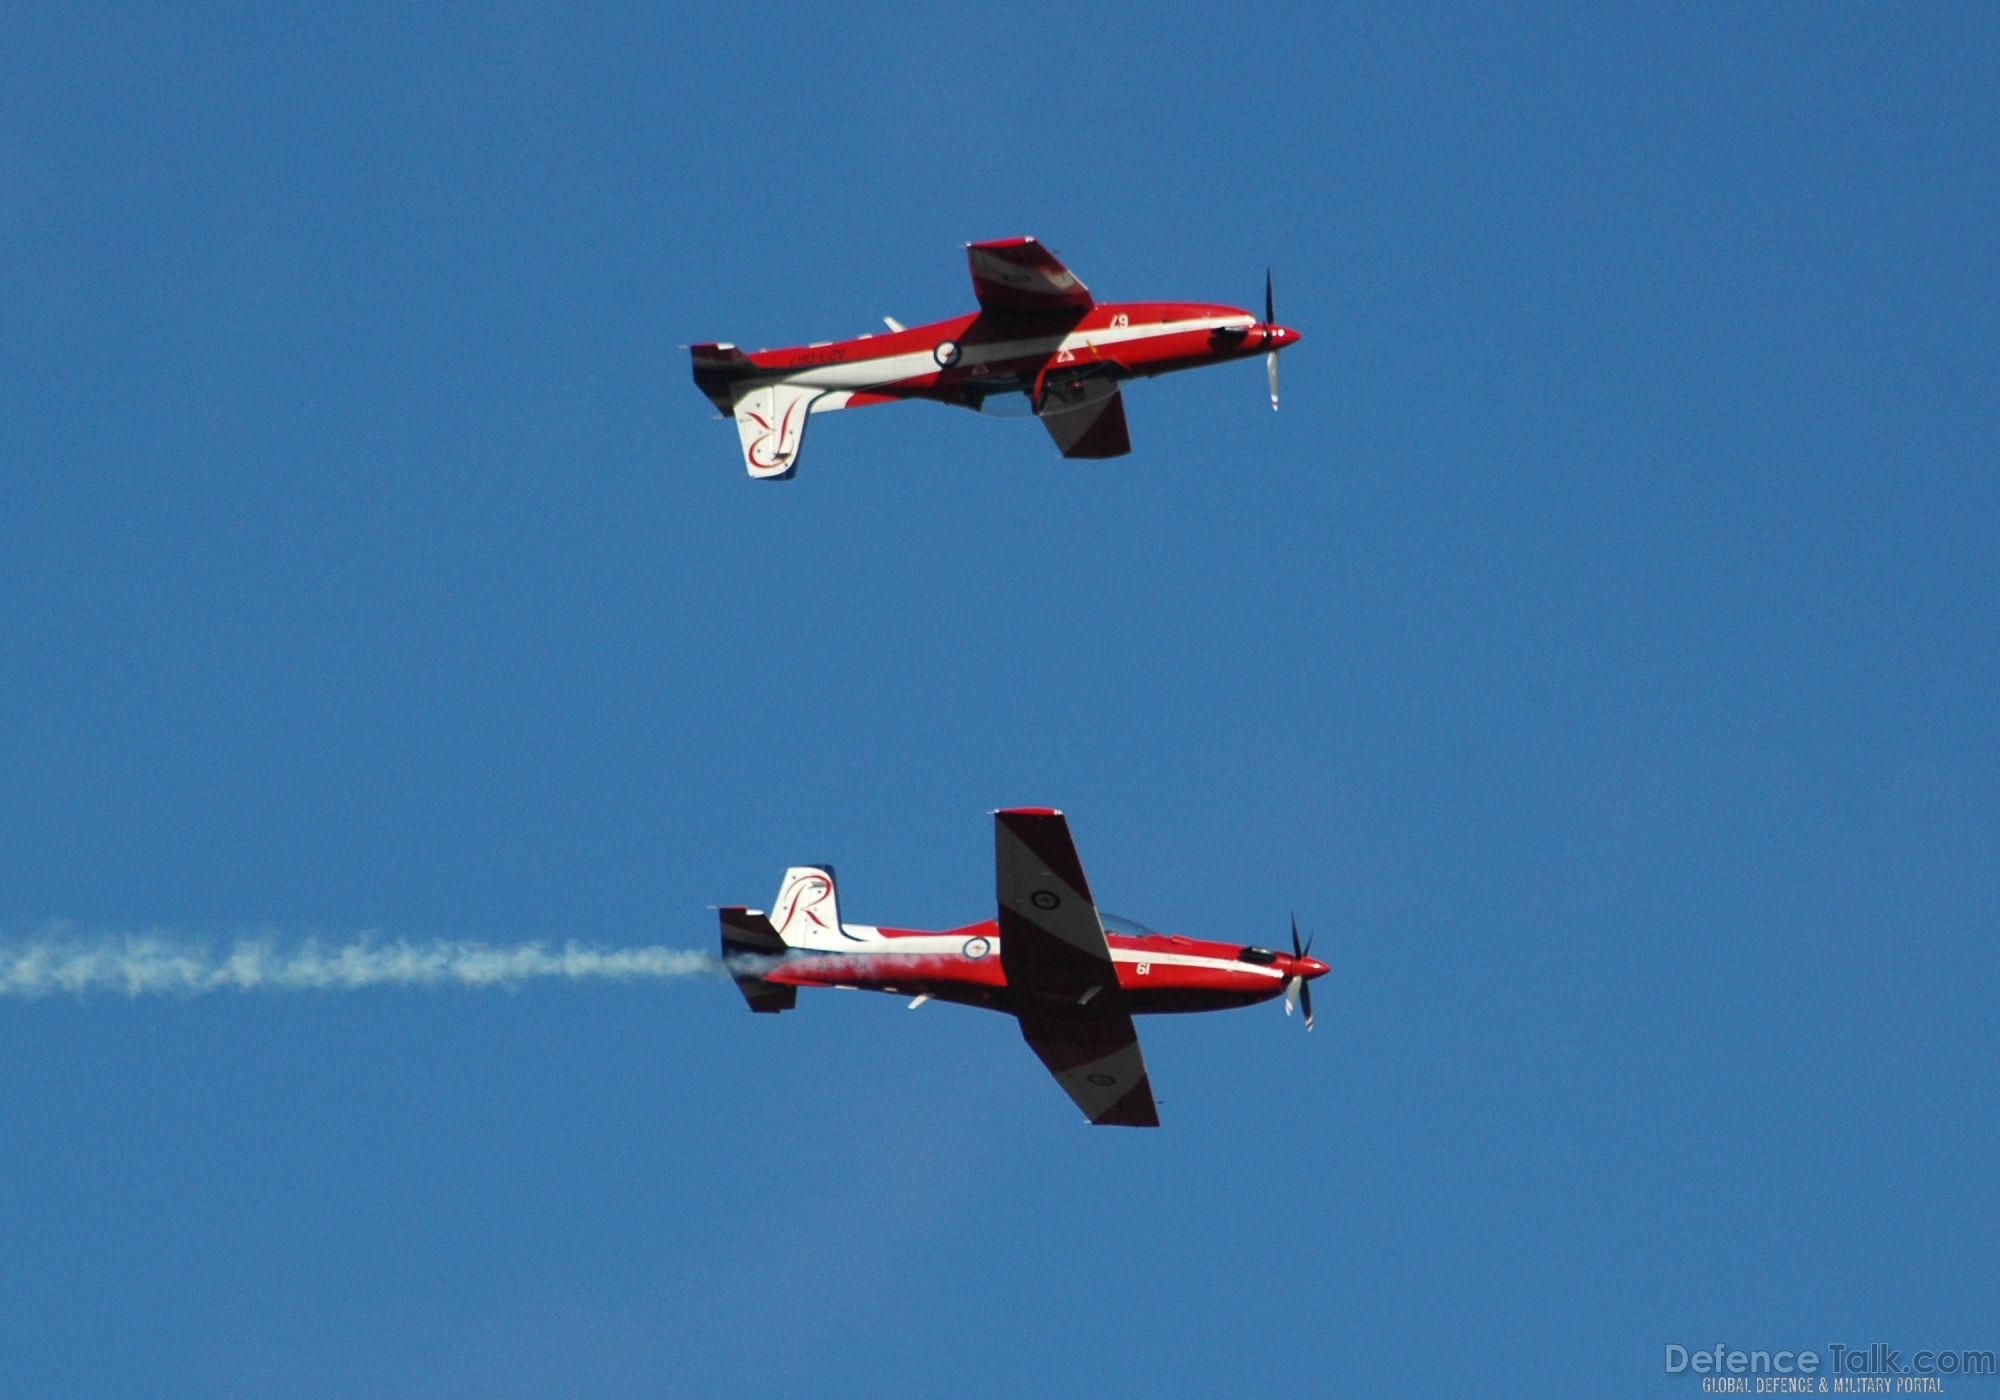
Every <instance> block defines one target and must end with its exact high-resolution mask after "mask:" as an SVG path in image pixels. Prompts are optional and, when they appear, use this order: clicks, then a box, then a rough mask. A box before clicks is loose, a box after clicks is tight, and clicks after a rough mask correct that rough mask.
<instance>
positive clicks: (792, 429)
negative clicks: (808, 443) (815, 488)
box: [730, 383, 823, 481]
mask: <svg viewBox="0 0 2000 1400" xmlns="http://www.w3.org/2000/svg"><path fill="white" fill-rule="evenodd" d="M822 392H823V391H822V390H819V389H803V388H800V387H799V386H798V385H796V384H782V383H780V384H758V385H755V386H753V387H751V388H747V389H737V390H735V391H734V395H735V396H734V397H733V398H732V399H731V401H730V403H731V410H730V411H731V412H733V413H734V414H735V415H736V431H737V433H738V434H739V435H740V436H741V437H742V439H743V464H744V465H745V466H747V467H748V468H749V469H750V475H751V476H753V477H756V478H758V479H760V480H767V481H782V480H784V479H785V478H786V477H789V476H790V475H791V474H792V473H793V472H795V471H797V470H798V467H799V447H800V446H801V445H802V444H803V443H804V442H805V437H806V419H807V418H808V417H809V416H811V414H812V406H813V400H814V399H816V398H818V397H819V396H820V394H821V393H822Z"/></svg>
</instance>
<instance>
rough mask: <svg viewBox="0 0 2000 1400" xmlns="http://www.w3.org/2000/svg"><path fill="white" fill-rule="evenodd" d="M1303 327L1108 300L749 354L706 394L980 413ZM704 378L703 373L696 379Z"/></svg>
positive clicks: (1236, 312) (1168, 368) (1184, 362)
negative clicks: (795, 391) (810, 395)
mask: <svg viewBox="0 0 2000 1400" xmlns="http://www.w3.org/2000/svg"><path fill="white" fill-rule="evenodd" d="M1297 340H1298V332H1297V331H1294V330H1290V329H1287V328H1286V327H1284V326H1277V325H1266V324H1263V323H1260V322H1259V321H1258V319H1257V318H1256V317H1255V316H1253V315H1252V314H1251V313H1250V312H1248V311H1245V310H1242V309H1241V308H1238V307H1233V306H1217V305H1211V304H1208V303H1202V302H1157V301H1146V302H1104V303H1099V304H1097V305H1093V306H1091V307H1089V308H1087V309H1084V310H1080V311H1077V312H1074V313H1068V314H1064V315H1060V316H1054V317H1052V316H1049V315H1046V314H1044V315H1039V316H1035V317H1016V316H1009V315H1007V314H1005V313H996V312H991V311H979V312H973V313H970V314H968V315H964V316H955V317H952V318H950V319H949V320H944V321H933V322H931V323H930V324H928V325H922V326H911V327H908V328H906V329H902V330H890V331H884V332H880V333H878V334H873V335H863V336H860V337H858V338H856V339H853V340H840V341H826V342H821V343H818V344H812V345H797V346H791V347H788V348H785V349H779V350H758V351H753V352H750V353H749V354H748V356H747V358H748V360H749V366H748V371H747V373H744V372H741V371H739V372H738V378H736V379H735V380H732V381H725V380H723V379H721V378H717V379H716V380H715V382H714V384H713V385H710V384H706V383H704V384H703V386H702V387H703V388H704V391H706V392H708V393H709V394H710V397H711V398H713V399H715V401H716V403H717V406H718V407H719V408H721V409H723V411H724V412H728V411H729V400H728V392H729V384H730V383H737V384H740V383H744V382H757V381H763V380H774V381H782V382H784V383H786V384H791V385H797V386H800V387H809V388H816V389H820V390H823V391H825V396H824V397H823V398H822V399H821V400H819V401H817V402H816V404H815V411H817V412H823V411H825V410H827V409H830V408H848V407H861V406H863V405H865V404H871V403H890V402H895V401H898V400H903V399H935V400H937V401H939V402H941V403H949V404H957V405H960V406H962V407H967V408H978V407H980V406H981V405H982V404H984V403H985V401H986V400H987V399H988V398H990V397H992V396H993V395H995V394H1001V393H1017V392H1018V393H1027V394H1028V395H1030V397H1031V398H1033V399H1035V400H1037V406H1038V407H1039V401H1040V397H1041V392H1040V391H1041V390H1042V389H1043V388H1044V387H1045V381H1050V380H1075V379H1081V378H1089V377H1100V376H1101V377H1109V378H1112V379H1133V378H1143V377H1147V376H1151V375H1156V374H1167V373H1170V372H1172V371H1174V370H1182V369H1196V368H1199V367H1200V366H1202V365H1209V364H1219V363H1221V362H1222V361H1225V360H1237V359H1243V358H1245V357H1247V356H1251V355H1260V354H1264V353H1266V352H1268V351H1272V350H1280V349H1283V348H1285V347H1286V346H1289V345H1291V344H1293V343H1294V342H1296V341H1297ZM700 379H701V376H700V374H699V373H698V374H697V381H698V382H699V381H700Z"/></svg>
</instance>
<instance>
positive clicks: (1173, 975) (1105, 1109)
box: [721, 807, 1327, 1128]
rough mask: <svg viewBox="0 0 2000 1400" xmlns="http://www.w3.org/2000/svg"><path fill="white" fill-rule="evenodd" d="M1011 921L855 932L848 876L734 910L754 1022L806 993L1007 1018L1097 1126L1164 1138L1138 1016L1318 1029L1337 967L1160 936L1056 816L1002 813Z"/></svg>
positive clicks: (1295, 950)
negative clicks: (1100, 884)
mask: <svg viewBox="0 0 2000 1400" xmlns="http://www.w3.org/2000/svg"><path fill="white" fill-rule="evenodd" d="M993 817H994V826H993V830H994V841H995V864H996V867H997V872H998V880H997V882H998V885H999V895H1000V900H999V903H1000V910H999V913H1000V917H999V918H998V919H997V920H996V919H985V920H982V921H980V922H979V923H976V924H967V925H965V926H964V927H962V928H955V929H950V930H947V931H945V932H942V933H925V932H921V931H918V930H915V929H898V928H875V927H872V926H870V925H866V924H849V923H843V922H842V921H841V918H840V905H839V901H838V898H837V896H836V894H835V890H834V881H833V871H832V870H830V869H828V868H827V867H825V866H797V867H794V868H793V869H791V870H787V871H786V872H785V880H784V883H783V884H782V885H780V886H779V887H778V899H777V902H776V903H775V904H774V905H772V907H771V911H770V913H768V914H766V913H764V912H763V911H761V910H756V909H745V908H742V907H740V906H736V905H731V906H728V907H725V908H723V909H722V911H721V915H722V955H723V959H724V962H725V963H726V965H727V966H728V968H729V970H730V974H731V976H733V977H734V978H735V979H736V985H737V986H738V987H739V988H741V989H742V992H743V996H744V998H745V999H746V1000H747V1001H748V1002H749V1003H750V1009H751V1010H752V1011H770V1012H776V1011H789V1010H791V1008H792V1007H793V1006H794V1005H795V1004H796V1003H797V1001H798V995H799V988H801V987H840V988H845V989H850V990H852V989H861V990H866V991H874V992H889V993H891V994H894V995H897V996H907V997H909V998H911V1000H910V1006H911V1008H912V1009H914V1008H916V1007H918V1006H921V1005H923V1004H924V1003H925V1002H927V1001H955V1002H962V1003H964V1004H965V1005H967V1006H985V1007H991V1008H992V1009H994V1010H996V1011H1005V1012H1008V1013H1010V1014H1011V1015H1013V1016H1016V1017H1018V1018H1019V1019H1020V1022H1021V1034H1022V1035H1023V1036H1024V1037H1026V1039H1027V1042H1028V1048H1029V1049H1031V1050H1033V1051H1034V1052H1035V1054H1036V1055H1038V1056H1040V1057H1041V1061H1042V1063H1043V1064H1044V1065H1046V1066H1048V1069H1049V1073H1051V1074H1053V1075H1054V1076H1055V1077H1056V1081H1057V1082H1058V1083H1060V1084H1061V1085H1062V1087H1063V1089H1064V1090H1065V1091H1066V1092H1067V1093H1068V1094H1069V1096H1070V1097H1071V1098H1072V1099H1074V1100H1076V1105H1077V1107H1078V1108H1081V1109H1082V1110H1083V1112H1084V1115H1085V1116H1086V1117H1088V1118H1089V1119H1090V1121H1091V1122H1093V1123H1100V1124H1113V1125H1118V1126H1123V1127H1131V1128H1155V1127H1158V1126H1159V1123H1160V1117H1159V1114H1158V1113H1157V1112H1156V1111H1155V1109H1154V1107H1153V1091H1152V1087H1151V1085H1150V1083H1149V1082H1148V1080H1147V1077H1146V1061H1145V1059H1144V1057H1143V1056H1142V1055H1141V1054H1140V1053H1139V1036H1138V1032H1137V1031H1136V1030H1134V1029H1133V1026H1132V1017H1133V1016H1134V1015H1138V1014H1143V1013H1146V1012H1166V1011H1220V1010H1224V1009H1226V1008H1228V1007H1232V1006H1248V1005H1250V1004H1251V1003H1253V1002H1260V1001H1269V1000H1271V999H1272V998H1273V997H1279V996H1282V997H1283V998H1284V999H1285V1014H1286V1015H1288V1016H1289V1015H1290V1014H1291V1012H1292V1008H1293V1007H1294V1006H1297V1007H1299V1008H1300V1009H1301V1010H1303V1011H1304V1013H1305V1022H1306V1029H1308V1030H1310V1029H1312V992H1311V989H1310V983H1311V980H1312V979H1313V978H1315V977H1320V976H1323V975H1325V973H1326V971H1327V967H1326V964H1325V963H1323V962H1320V961H1318V960H1317V959H1315V958H1312V957H1310V956H1308V953H1309V951H1310V947H1309V946H1308V947H1306V948H1302V947H1300V946H1299V929H1298V921H1297V920H1296V919H1294V920H1293V922H1292V951H1291V952H1290V953H1281V952H1274V951H1272V950H1270V949H1268V948H1246V947H1244V946H1242V945H1241V944H1238V943H1207V942H1198V941H1196V940H1194V939H1191V938H1182V937H1181V936H1180V935H1178V934H1172V935H1169V934H1160V933H1154V932H1152V931H1151V930H1148V929H1143V928H1139V927H1138V926H1136V925H1132V924H1128V923H1126V922H1125V921H1123V920H1120V919H1118V918H1117V917H1116V916H1105V915H1101V914H1099V912H1098V909H1097V905H1096V903H1095V902H1094V901H1093V900H1092V899H1091V896H1090V885H1089V883H1088V882H1087V881H1085V879H1084V878H1083V865H1082V863H1081V862H1080V861H1078V859H1077V855H1076V845H1075V843H1074V842H1072V841H1071V840H1070V834H1069V823H1068V822H1067V821H1065V820H1064V818H1063V814H1062V813H1061V812H1058V811H1055V810H1053V809H1052V808H1047V807H1017V808H1012V809H1009V810H1005V811H1000V812H995V813H994V814H993Z"/></svg>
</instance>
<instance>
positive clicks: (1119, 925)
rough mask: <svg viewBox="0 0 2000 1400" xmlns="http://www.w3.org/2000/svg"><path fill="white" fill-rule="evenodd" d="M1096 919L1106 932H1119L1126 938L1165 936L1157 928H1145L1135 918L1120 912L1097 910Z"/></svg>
mask: <svg viewBox="0 0 2000 1400" xmlns="http://www.w3.org/2000/svg"><path fill="white" fill-rule="evenodd" d="M1097 921H1098V922H1099V923H1101V924H1103V925H1104V931H1105V932H1106V933H1121V934H1123V935H1125V937H1127V938H1165V937H1166V935H1165V934H1164V933H1161V932H1160V931H1159V930H1158V929H1151V928H1147V927H1146V926H1145V925H1144V924H1142V923H1140V922H1139V921H1138V920H1137V919H1128V918H1125V917H1124V916H1123V915H1121V914H1107V913H1105V912H1104V911H1103V910H1102V909H1100V910H1098V911H1097Z"/></svg>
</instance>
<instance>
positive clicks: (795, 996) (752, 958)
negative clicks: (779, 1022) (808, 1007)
mask: <svg viewBox="0 0 2000 1400" xmlns="http://www.w3.org/2000/svg"><path fill="white" fill-rule="evenodd" d="M718 912H719V913H720V914H721V916H722V960H723V962H725V963H726V964H728V966H729V975H730V976H731V977H733V978H735V979H736V987H737V990H738V991H740V992H742V993H743V999H744V1000H745V1001H747V1002H749V1003H750V1009H751V1010H752V1011H771V1012H777V1011H790V1010H791V1009H792V1008H793V1007H794V1006H796V1005H798V1000H799V989H798V988H797V987H793V986H789V985H785V984H783V983H778V982H767V981H765V980H764V979H763V978H762V977H760V976H758V975H757V974H758V972H759V971H760V970H762V969H763V968H764V967H766V966H767V965H768V964H767V962H766V960H776V959H778V958H782V957H783V956H784V955H785V941H784V940H783V939H782V938H780V937H778V935H777V934H776V933H775V932H773V931H772V928H771V921H770V920H769V919H767V918H765V917H764V916H763V915H762V914H759V913H758V912H757V911H756V910H754V909H743V908H740V907H737V906H735V905H731V906H728V907H726V908H724V909H721V910H719V911H718Z"/></svg>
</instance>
